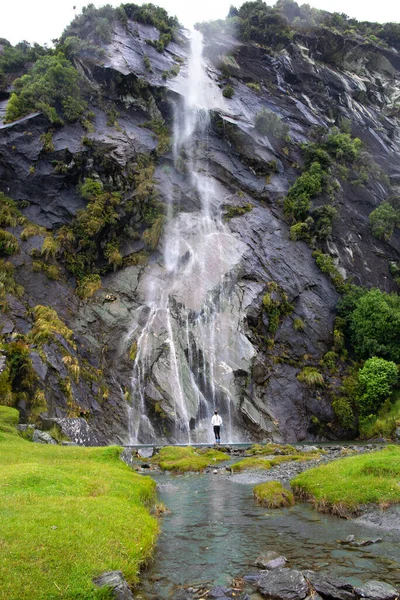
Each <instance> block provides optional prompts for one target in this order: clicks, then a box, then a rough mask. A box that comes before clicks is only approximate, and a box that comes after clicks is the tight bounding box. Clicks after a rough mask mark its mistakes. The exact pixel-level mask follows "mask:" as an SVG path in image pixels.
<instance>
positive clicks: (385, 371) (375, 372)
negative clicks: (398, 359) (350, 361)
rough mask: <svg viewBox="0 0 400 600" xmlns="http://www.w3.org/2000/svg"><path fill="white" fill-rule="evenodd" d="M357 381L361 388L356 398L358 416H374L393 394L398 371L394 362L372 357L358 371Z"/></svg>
mask: <svg viewBox="0 0 400 600" xmlns="http://www.w3.org/2000/svg"><path fill="white" fill-rule="evenodd" d="M358 380H359V383H360V386H361V387H360V391H361V394H360V396H359V397H358V406H359V411H360V414H361V415H362V416H367V415H370V414H376V413H377V412H378V410H379V408H380V407H381V405H382V403H383V402H384V400H385V399H386V398H388V397H389V396H391V395H392V393H393V387H394V386H395V385H396V383H397V381H398V369H397V366H396V365H395V363H394V362H392V361H388V360H385V359H383V358H378V357H376V356H374V357H373V358H370V359H368V360H367V361H366V362H365V364H364V366H363V368H362V369H360V371H359V373H358Z"/></svg>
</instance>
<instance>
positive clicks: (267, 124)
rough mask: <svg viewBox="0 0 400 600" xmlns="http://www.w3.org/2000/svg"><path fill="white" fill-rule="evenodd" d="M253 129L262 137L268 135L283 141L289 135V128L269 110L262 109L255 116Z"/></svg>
mask: <svg viewBox="0 0 400 600" xmlns="http://www.w3.org/2000/svg"><path fill="white" fill-rule="evenodd" d="M254 127H255V128H256V130H257V131H258V132H259V133H261V134H262V135H270V136H271V137H273V138H275V139H277V140H278V139H283V138H285V137H286V136H287V134H288V133H289V127H288V126H287V125H285V124H284V123H282V120H281V118H280V117H278V115H276V114H275V113H274V112H272V111H271V110H267V109H266V108H262V109H261V110H260V112H258V113H257V114H256V118H255V121H254Z"/></svg>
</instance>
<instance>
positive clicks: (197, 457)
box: [152, 446, 228, 473]
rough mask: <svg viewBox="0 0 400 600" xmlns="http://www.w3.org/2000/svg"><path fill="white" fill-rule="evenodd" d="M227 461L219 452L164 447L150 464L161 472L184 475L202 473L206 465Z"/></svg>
mask: <svg viewBox="0 0 400 600" xmlns="http://www.w3.org/2000/svg"><path fill="white" fill-rule="evenodd" d="M223 460H228V457H227V455H226V454H224V453H223V452H220V451H219V450H212V449H210V450H206V451H202V450H195V449H194V448H192V447H191V446H185V447H181V446H165V447H164V448H162V449H161V450H160V452H159V453H158V454H157V455H156V456H154V457H153V459H152V462H153V463H154V464H158V465H159V467H160V468H161V469H163V471H175V472H177V473H186V472H188V471H197V472H198V471H203V470H204V469H205V468H206V467H207V466H208V465H212V464H215V463H217V462H221V461H223Z"/></svg>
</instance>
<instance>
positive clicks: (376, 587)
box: [355, 579, 399, 600]
mask: <svg viewBox="0 0 400 600" xmlns="http://www.w3.org/2000/svg"><path fill="white" fill-rule="evenodd" d="M355 592H356V594H357V596H359V597H360V598H366V599H367V600H396V598H397V597H398V595H399V592H398V590H396V589H395V588H394V587H393V586H392V585H389V584H388V583H383V582H382V581H375V580H373V579H371V581H367V582H366V583H364V584H363V585H362V586H360V587H357V588H355Z"/></svg>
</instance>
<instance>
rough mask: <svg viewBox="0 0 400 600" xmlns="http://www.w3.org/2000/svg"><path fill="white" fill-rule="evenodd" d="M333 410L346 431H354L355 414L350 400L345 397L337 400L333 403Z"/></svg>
mask: <svg viewBox="0 0 400 600" xmlns="http://www.w3.org/2000/svg"><path fill="white" fill-rule="evenodd" d="M332 408H333V412H334V413H335V416H336V418H337V420H338V421H339V423H340V425H341V426H342V427H344V428H345V429H352V428H353V426H354V412H353V408H352V406H351V403H350V401H349V399H348V398H345V397H344V396H341V397H339V398H335V400H334V401H333V402H332Z"/></svg>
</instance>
